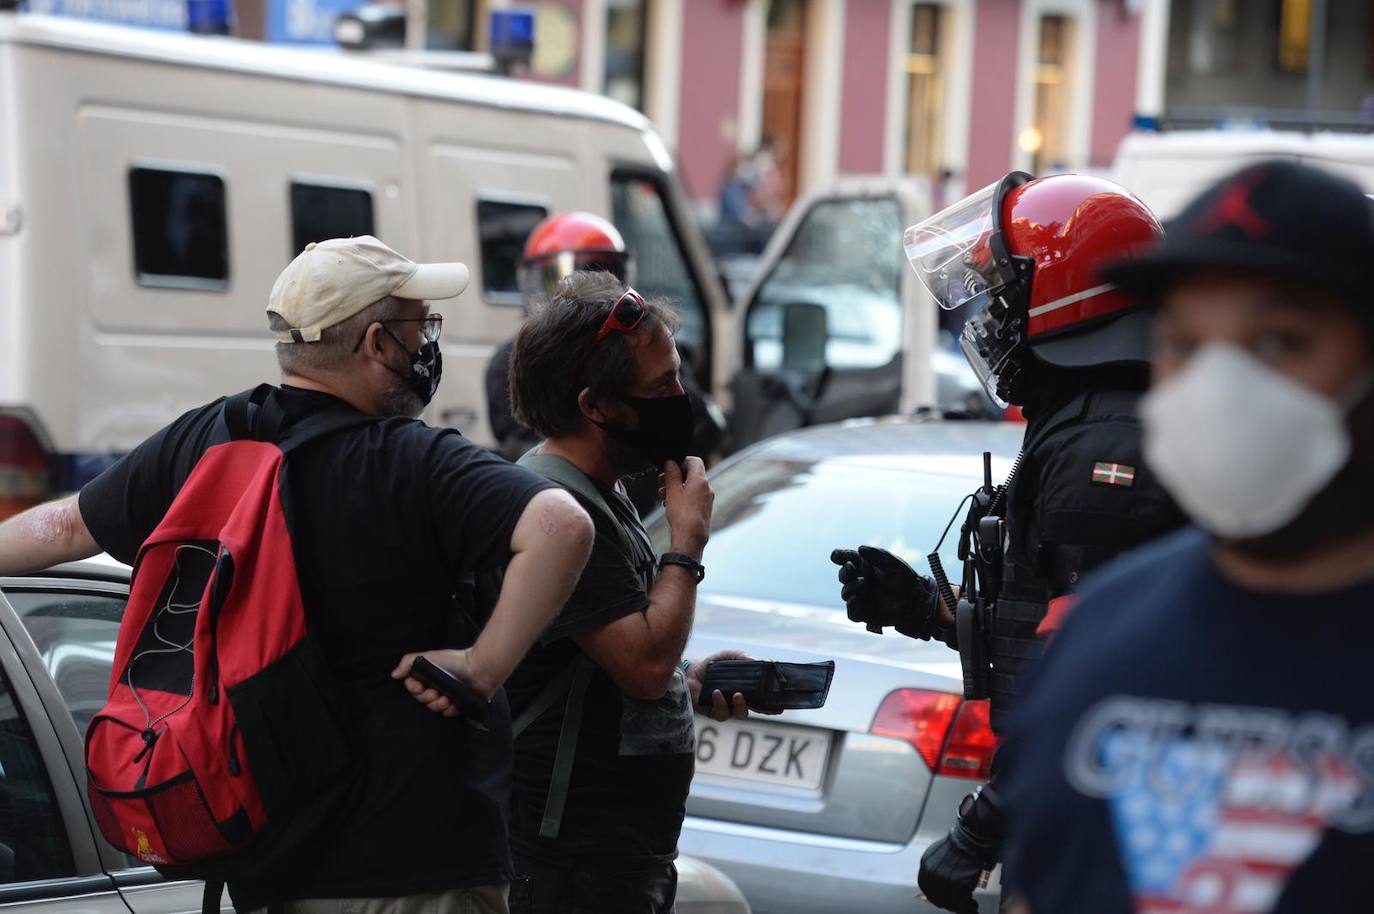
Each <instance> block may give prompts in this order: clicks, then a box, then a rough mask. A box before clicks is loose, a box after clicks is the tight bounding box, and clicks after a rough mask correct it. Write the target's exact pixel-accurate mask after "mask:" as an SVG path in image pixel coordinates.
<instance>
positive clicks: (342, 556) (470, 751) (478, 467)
mask: <svg viewBox="0 0 1374 914" xmlns="http://www.w3.org/2000/svg"><path fill="white" fill-rule="evenodd" d="M273 396H274V397H275V398H276V401H277V404H278V405H280V407H281V409H282V411H283V412H284V414H285V420H284V423H283V431H284V430H286V429H289V428H290V427H291V424H292V423H294V422H298V421H300V420H301V419H302V418H304V417H306V416H311V415H316V414H320V413H324V412H326V411H336V410H352V407H351V406H349V405H348V404H347V403H345V402H344V401H342V400H340V399H337V398H335V397H332V396H330V395H328V394H322V393H316V392H313V391H305V390H300V389H296V388H289V387H287V388H283V389H281V390H280V391H278V392H276V393H274V394H273ZM221 414H222V409H221V403H213V404H210V405H208V406H205V407H203V408H201V409H197V410H194V411H192V412H189V413H187V414H186V415H184V416H182V417H181V418H179V419H177V420H176V421H175V422H174V423H172V424H171V425H170V426H168V427H167V428H165V429H163V430H162V431H160V432H158V433H157V434H156V435H154V436H153V437H151V438H149V439H148V440H147V441H145V442H144V443H143V444H141V445H139V446H138V447H137V448H136V449H135V450H134V451H133V452H131V453H130V454H129V455H128V456H126V457H124V458H123V459H122V460H120V461H119V462H118V463H117V464H115V465H114V466H113V467H111V468H110V469H109V470H107V471H106V472H105V473H103V474H101V475H100V476H99V477H98V478H97V479H95V480H94V481H92V482H91V483H90V484H88V485H87V486H86V487H85V488H84V489H82V490H81V496H80V505H81V514H82V517H83V518H84V519H85V521H86V524H87V526H88V527H89V528H90V530H91V533H92V535H93V536H94V537H95V540H96V542H97V543H99V544H100V546H101V548H103V549H104V550H106V551H107V552H109V553H110V554H111V555H113V556H114V557H115V558H117V559H119V560H121V561H123V562H130V563H131V562H132V561H133V560H134V558H135V555H136V553H137V551H138V548H139V546H140V545H141V544H142V542H143V541H144V539H146V538H147V536H148V535H149V534H150V533H151V532H152V531H153V529H154V527H156V525H157V524H158V522H159V521H160V520H161V519H162V516H163V514H165V513H166V511H167V508H168V506H169V505H170V504H171V502H172V499H173V498H174V497H175V495H176V493H177V492H178V491H179V490H180V488H181V486H182V484H183V483H184V482H185V481H186V478H187V477H188V476H189V475H190V473H191V470H192V469H193V467H194V466H195V463H196V461H197V460H198V459H199V457H200V455H201V454H202V453H204V451H205V450H206V449H207V448H208V447H210V446H212V445H214V444H218V443H222V442H223V441H225V440H227V438H228V432H227V430H226V428H225V426H224V423H223V421H222V419H221ZM548 487H549V483H548V482H547V481H546V480H544V479H543V478H542V477H539V476H536V475H534V474H532V473H530V472H528V471H526V470H524V469H521V468H519V467H515V466H512V465H511V464H509V463H507V462H506V461H504V460H502V459H501V458H499V457H497V456H495V455H492V454H490V453H489V452H488V451H486V450H485V449H483V448H480V447H478V446H476V445H474V444H472V443H471V442H469V441H468V440H467V439H465V438H463V437H462V436H461V435H460V434H458V432H456V431H453V430H451V429H436V428H431V427H429V426H427V425H425V424H424V423H422V422H417V421H414V420H409V419H396V418H393V419H379V420H376V421H375V422H372V423H368V424H365V425H363V426H360V427H355V428H351V429H348V430H345V431H341V432H338V433H336V434H333V435H330V436H327V437H325V438H322V439H320V440H318V441H314V442H311V443H309V444H307V445H305V446H304V447H302V448H301V449H300V450H297V451H294V452H292V453H291V454H290V455H289V457H288V458H287V465H286V470H285V473H284V506H285V508H286V511H287V518H288V523H289V526H290V528H291V539H292V544H293V547H294V550H295V559H296V567H297V572H298V575H299V577H300V582H301V590H302V596H303V598H304V602H305V607H306V612H307V616H308V619H309V622H310V626H311V632H312V634H313V635H314V637H315V639H316V640H317V642H318V643H319V646H320V648H321V651H322V653H323V655H324V657H325V659H326V660H327V661H328V662H329V664H330V666H331V668H332V670H333V673H334V674H335V676H336V677H337V679H338V684H339V687H340V688H341V689H343V690H344V693H345V698H346V703H347V707H349V708H350V709H351V711H352V714H353V717H352V723H353V725H354V726H355V727H356V736H357V737H358V743H359V745H361V746H362V747H364V751H365V753H366V759H365V765H364V766H363V768H364V775H363V778H362V780H361V781H360V783H359V784H358V785H357V786H356V788H355V790H354V792H353V796H351V797H350V800H349V803H348V804H347V810H346V812H344V813H343V814H342V815H341V817H340V820H339V821H338V822H337V823H336V824H335V825H334V826H332V827H331V829H330V830H329V832H328V833H327V834H322V835H320V836H319V839H318V841H319V844H318V845H317V847H318V850H319V851H320V853H319V854H318V855H317V856H316V857H315V858H314V859H313V860H312V861H311V862H310V863H308V864H306V865H304V866H302V867H301V868H300V869H299V871H298V872H297V874H296V876H297V878H295V879H294V880H293V881H292V883H291V884H290V885H283V886H277V887H273V888H269V887H266V886H262V885H238V884H236V885H234V886H233V887H232V889H233V892H234V897H235V900H236V901H237V902H239V903H240V905H241V906H244V907H252V906H256V905H260V904H262V903H265V902H266V901H268V900H272V899H273V898H284V899H289V898H339V897H385V896H398V895H408V894H415V893H422V892H431V891H440V890H444V889H448V888H457V887H462V886H471V885H488V884H493V883H500V882H504V881H506V880H507V879H508V878H509V876H510V869H509V867H510V862H509V850H508V847H507V842H506V833H507V816H508V810H507V801H508V795H509V784H510V731H509V719H508V718H505V719H504V721H503V723H502V724H501V725H499V726H497V727H494V728H493V729H492V732H490V733H483V732H481V731H478V730H476V729H474V728H472V727H469V726H466V725H464V724H463V723H462V722H461V721H458V720H452V719H446V718H443V717H440V716H439V715H437V714H434V713H432V712H430V711H429V710H428V709H426V708H424V707H423V706H421V705H420V704H419V703H417V702H416V701H415V700H414V699H413V698H411V696H410V695H409V694H408V693H407V692H406V690H405V687H404V686H403V685H402V684H401V683H399V682H396V681H395V680H393V679H391V677H390V673H391V670H392V669H393V668H395V666H396V663H397V661H398V660H400V658H401V655H403V654H405V653H408V652H411V651H419V650H428V649H433V648H438V647H445V646H462V645H454V644H453V634H452V632H453V630H454V628H455V626H454V621H455V620H454V616H455V612H456V610H455V594H456V593H458V592H459V591H460V590H461V589H462V581H461V579H462V578H463V577H464V576H465V575H468V574H471V573H476V572H481V571H483V570H485V569H490V568H493V567H499V566H504V565H505V564H506V562H508V561H509V559H510V539H511V534H512V532H513V530H514V527H515V523H516V521H517V520H518V519H519V517H520V514H521V512H522V511H523V510H524V508H525V505H526V504H527V503H528V502H529V500H530V499H531V498H532V497H533V496H534V494H535V493H537V492H539V491H540V490H542V489H544V488H548ZM500 704H501V705H502V708H504V707H505V705H504V702H500Z"/></svg>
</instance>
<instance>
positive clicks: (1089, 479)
mask: <svg viewBox="0 0 1374 914" xmlns="http://www.w3.org/2000/svg"><path fill="white" fill-rule="evenodd" d="M1056 437H1057V438H1058V439H1059V440H1058V441H1056V442H1054V446H1053V447H1051V448H1046V451H1047V456H1046V458H1045V460H1044V461H1043V463H1042V464H1041V468H1040V497H1039V499H1038V501H1037V506H1036V515H1037V521H1038V528H1039V540H1040V543H1039V555H1038V564H1039V566H1040V568H1041V570H1042V572H1043V573H1044V575H1045V578H1046V580H1048V581H1049V582H1050V591H1051V596H1055V597H1057V596H1060V595H1062V594H1064V593H1067V592H1068V591H1069V590H1070V589H1072V588H1073V587H1075V585H1077V583H1078V581H1079V580H1080V578H1081V577H1082V576H1083V575H1084V574H1086V573H1088V572H1089V571H1091V570H1092V569H1093V568H1095V567H1097V566H1098V565H1100V564H1101V563H1103V562H1105V561H1107V560H1108V559H1110V558H1112V557H1113V556H1115V555H1117V554H1118V553H1121V552H1125V551H1126V550H1128V549H1132V548H1134V547H1136V546H1139V545H1141V544H1143V543H1147V542H1149V541H1151V540H1153V539H1156V538H1158V537H1159V536H1161V535H1163V534H1165V533H1168V532H1169V531H1171V530H1174V529H1176V528H1178V527H1180V526H1182V525H1183V524H1184V523H1185V519H1184V517H1183V515H1182V514H1181V513H1180V512H1179V510H1178V508H1177V506H1176V505H1175V504H1174V503H1173V500H1172V499H1171V498H1170V497H1169V495H1168V494H1167V493H1166V492H1165V491H1164V489H1163V488H1162V487H1161V486H1160V485H1159V482H1158V480H1157V479H1155V477H1154V475H1153V474H1152V473H1150V471H1149V468H1148V467H1145V466H1144V465H1143V464H1144V462H1143V460H1142V459H1141V431H1140V426H1139V424H1138V423H1136V422H1133V421H1129V420H1125V419H1116V420H1112V421H1106V422H1094V423H1088V424H1084V425H1077V426H1073V427H1071V428H1068V429H1066V430H1064V431H1063V432H1061V433H1060V434H1059V435H1057V436H1056Z"/></svg>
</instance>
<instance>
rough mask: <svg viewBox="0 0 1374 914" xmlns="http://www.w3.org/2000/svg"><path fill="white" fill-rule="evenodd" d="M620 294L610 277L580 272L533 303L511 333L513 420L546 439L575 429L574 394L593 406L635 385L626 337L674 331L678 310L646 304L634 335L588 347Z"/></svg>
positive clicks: (578, 418)
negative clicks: (586, 398)
mask: <svg viewBox="0 0 1374 914" xmlns="http://www.w3.org/2000/svg"><path fill="white" fill-rule="evenodd" d="M624 291H625V287H624V286H622V285H621V283H620V280H618V279H616V278H615V277H614V276H612V275H611V274H609V273H604V272H600V271H582V272H578V273H574V274H572V275H571V276H569V277H567V278H566V279H564V280H562V281H561V282H559V284H558V286H557V288H556V289H555V290H554V296H553V298H551V299H549V300H548V301H547V302H544V303H543V304H536V305H535V307H534V309H533V311H532V313H531V314H530V316H529V317H528V318H527V319H526V320H525V322H524V323H523V324H521V325H520V331H519V332H518V333H517V334H516V335H515V347H514V349H513V350H512V351H511V357H510V402H511V412H512V413H513V415H514V416H515V419H516V421H518V422H519V423H520V424H521V425H523V426H525V427H526V428H529V429H532V430H533V431H534V432H536V433H537V434H539V435H541V436H543V437H545V438H557V437H560V436H563V435H571V434H574V433H576V432H577V431H578V429H580V428H581V427H582V411H581V409H579V408H578V405H577V397H578V394H580V393H581V392H582V390H583V388H590V390H591V399H592V402H599V401H601V400H604V399H605V398H607V397H609V396H611V395H614V394H618V393H622V392H624V391H626V390H628V389H629V388H630V387H631V386H633V384H634V381H635V360H634V352H633V350H632V349H631V343H630V337H631V336H634V337H638V338H640V339H643V338H644V336H645V335H647V334H652V333H654V332H655V331H657V330H658V329H659V328H660V327H662V328H665V329H666V330H667V331H668V332H669V333H670V334H675V333H677V330H678V327H679V325H680V321H679V319H678V315H677V312H676V311H674V310H673V308H672V306H670V305H669V304H668V303H667V302H666V301H663V300H661V299H655V300H650V301H646V302H645V305H646V311H645V314H644V320H643V321H642V322H641V323H640V325H639V326H638V327H637V328H635V331H634V333H633V334H628V333H612V334H611V335H610V336H608V337H606V339H605V340H603V341H602V343H601V345H599V346H594V345H593V344H594V342H595V340H596V332H597V330H599V329H600V328H601V325H602V324H603V323H605V321H606V318H607V317H608V316H609V315H610V313H611V306H612V305H614V304H615V302H616V299H618V298H620V296H621V294H622V293H623V292H624Z"/></svg>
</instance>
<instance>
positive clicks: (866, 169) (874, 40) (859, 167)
mask: <svg viewBox="0 0 1374 914" xmlns="http://www.w3.org/2000/svg"><path fill="white" fill-rule="evenodd" d="M891 29H892V4H891V3H890V2H889V0H849V2H848V4H847V5H846V7H845V24H844V77H843V78H844V85H843V91H842V93H841V96H840V137H839V141H840V162H839V166H840V172H841V173H843V174H877V173H880V172H881V171H882V170H883V147H884V135H883V134H884V131H883V128H884V125H885V122H886V119H887V79H888V73H889V67H890V66H892V65H893V64H894V63H895V62H894V61H892V60H891V53H890V51H891V47H892V43H891V41H890V40H889V37H890V33H891Z"/></svg>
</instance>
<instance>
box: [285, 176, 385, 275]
mask: <svg viewBox="0 0 1374 914" xmlns="http://www.w3.org/2000/svg"><path fill="white" fill-rule="evenodd" d="M375 234H376V231H375V230H374V228H373V220H372V194H371V193H370V192H369V191H367V190H364V189H363V188H361V187H343V186H339V185H329V184H309V183H306V182H304V181H292V182H291V256H292V257H295V256H296V255H297V254H299V253H300V252H301V251H303V250H305V246H306V245H307V244H309V243H310V242H312V241H325V240H328V239H330V238H353V237H356V236H358V235H375Z"/></svg>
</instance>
